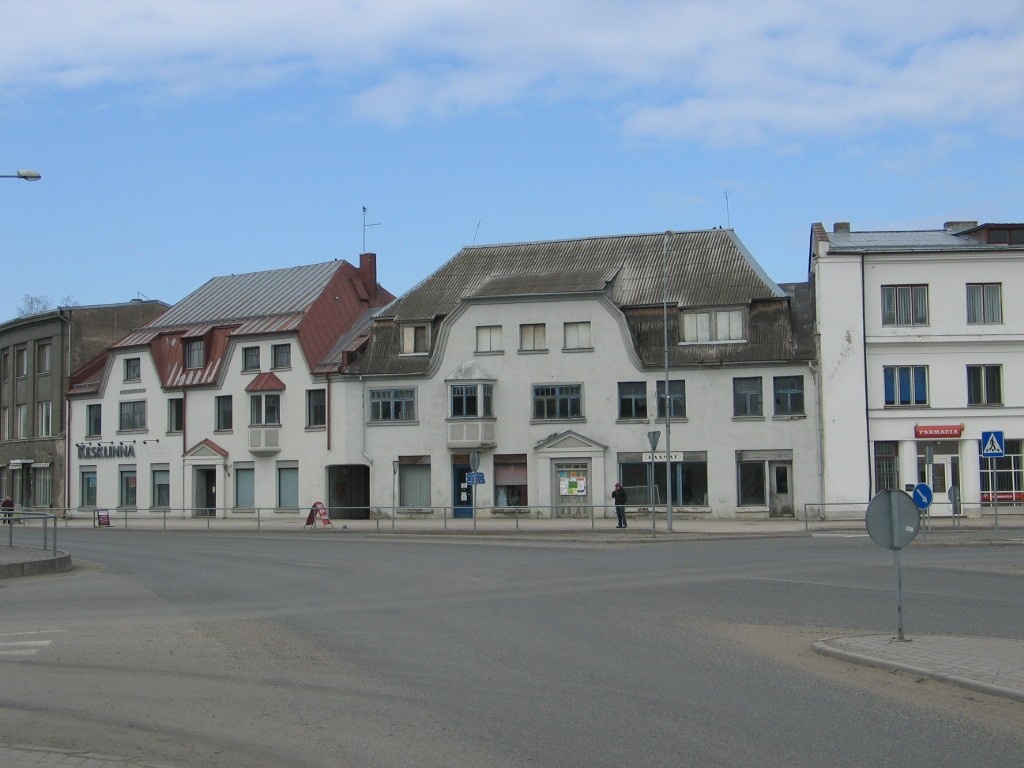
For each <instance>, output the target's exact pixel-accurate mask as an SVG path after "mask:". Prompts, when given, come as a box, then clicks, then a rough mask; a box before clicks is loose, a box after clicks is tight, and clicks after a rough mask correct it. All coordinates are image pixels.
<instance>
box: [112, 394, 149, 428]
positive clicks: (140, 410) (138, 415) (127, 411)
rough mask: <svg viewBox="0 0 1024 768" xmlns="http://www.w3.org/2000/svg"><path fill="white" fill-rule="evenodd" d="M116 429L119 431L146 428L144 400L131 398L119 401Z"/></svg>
mask: <svg viewBox="0 0 1024 768" xmlns="http://www.w3.org/2000/svg"><path fill="white" fill-rule="evenodd" d="M120 410H121V413H120V419H119V421H118V426H117V428H118V430H119V431H121V432H125V431H130V430H139V429H145V428H146V401H145V400H132V401H129V402H127V403H121V407H120Z"/></svg>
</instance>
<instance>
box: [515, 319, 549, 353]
mask: <svg viewBox="0 0 1024 768" xmlns="http://www.w3.org/2000/svg"><path fill="white" fill-rule="evenodd" d="M546 328H547V326H545V325H544V323H527V324H525V325H520V326H519V351H520V352H546V351H547V348H548V340H547V330H546Z"/></svg>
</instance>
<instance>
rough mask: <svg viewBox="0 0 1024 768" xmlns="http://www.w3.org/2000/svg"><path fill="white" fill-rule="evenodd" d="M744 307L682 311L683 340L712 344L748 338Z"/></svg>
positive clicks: (690, 342) (689, 342)
mask: <svg viewBox="0 0 1024 768" xmlns="http://www.w3.org/2000/svg"><path fill="white" fill-rule="evenodd" d="M745 317H746V312H745V310H743V309H703V310H696V311H689V312H683V313H682V320H683V342H684V343H687V344H711V343H715V342H727V341H743V340H744V339H745V338H746V327H745V326H746V322H745Z"/></svg>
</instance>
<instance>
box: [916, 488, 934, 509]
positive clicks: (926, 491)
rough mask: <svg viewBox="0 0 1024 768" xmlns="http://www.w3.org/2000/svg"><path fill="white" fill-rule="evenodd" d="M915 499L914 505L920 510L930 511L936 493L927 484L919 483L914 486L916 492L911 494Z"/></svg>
mask: <svg viewBox="0 0 1024 768" xmlns="http://www.w3.org/2000/svg"><path fill="white" fill-rule="evenodd" d="M911 495H912V496H913V497H914V503H915V504H916V505H917V508H918V509H921V510H924V509H928V507H930V506H931V505H932V501H934V500H935V493H934V491H932V488H931V486H930V485H928V484H927V483H918V484H917V485H915V486H914V492H913V493H912V494H911Z"/></svg>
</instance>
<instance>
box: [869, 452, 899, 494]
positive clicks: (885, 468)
mask: <svg viewBox="0 0 1024 768" xmlns="http://www.w3.org/2000/svg"><path fill="white" fill-rule="evenodd" d="M899 467H900V464H899V443H896V442H894V441H881V440H880V441H878V442H876V443H875V492H876V493H877V492H878V491H898V490H900V474H899Z"/></svg>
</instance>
